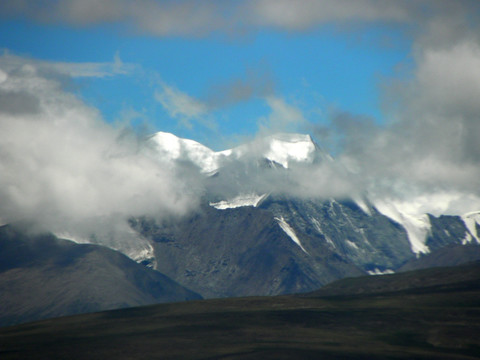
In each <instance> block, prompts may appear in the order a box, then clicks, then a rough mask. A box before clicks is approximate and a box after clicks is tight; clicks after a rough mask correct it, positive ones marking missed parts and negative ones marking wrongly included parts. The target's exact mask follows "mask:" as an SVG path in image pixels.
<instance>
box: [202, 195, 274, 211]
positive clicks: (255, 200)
mask: <svg viewBox="0 0 480 360" xmlns="http://www.w3.org/2000/svg"><path fill="white" fill-rule="evenodd" d="M267 196H268V194H263V195H257V194H247V195H238V196H236V197H234V198H233V199H231V200H222V201H219V202H211V203H210V204H209V205H210V206H213V207H214V208H215V209H218V210H226V209H235V208H238V207H243V206H253V207H257V206H258V205H259V204H260V203H261V202H262V201H263V200H264V199H265V198H266V197H267Z"/></svg>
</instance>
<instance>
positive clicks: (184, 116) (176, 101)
mask: <svg viewBox="0 0 480 360" xmlns="http://www.w3.org/2000/svg"><path fill="white" fill-rule="evenodd" d="M154 96H155V99H156V100H157V101H158V102H159V103H160V104H161V105H162V106H163V108H164V109H165V110H166V111H167V113H168V114H169V116H170V117H172V118H173V119H177V120H179V121H180V122H181V123H182V124H183V125H184V126H186V127H187V128H192V126H193V122H200V123H203V124H204V125H207V126H208V127H211V126H213V123H211V122H209V121H208V120H207V119H206V116H207V113H208V111H209V108H208V107H207V105H206V104H204V103H202V102H201V101H199V100H197V99H195V98H193V97H191V96H190V95H188V94H186V93H184V92H182V91H180V90H178V89H176V88H175V87H173V86H170V85H167V84H165V83H162V84H161V90H158V91H156V92H155V94H154Z"/></svg>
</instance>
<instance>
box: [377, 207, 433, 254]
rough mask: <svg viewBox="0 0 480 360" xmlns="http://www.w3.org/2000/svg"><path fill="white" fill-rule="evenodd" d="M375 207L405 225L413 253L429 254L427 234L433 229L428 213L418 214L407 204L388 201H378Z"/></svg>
mask: <svg viewBox="0 0 480 360" xmlns="http://www.w3.org/2000/svg"><path fill="white" fill-rule="evenodd" d="M404 205H405V204H404ZM375 207H376V208H377V210H378V211H380V212H381V213H382V214H383V215H385V216H387V217H389V218H390V219H392V220H393V221H395V222H397V223H399V224H400V225H402V226H403V228H404V229H405V230H406V231H407V235H408V240H409V241H410V248H411V249H412V252H413V253H415V254H417V255H419V254H420V253H422V254H428V253H429V252H430V249H429V248H428V246H427V245H426V244H425V243H426V240H427V235H428V234H429V233H430V231H431V224H430V220H429V218H428V215H427V214H422V215H418V214H415V212H412V211H408V207H406V206H401V205H400V204H396V205H394V203H393V202H386V201H377V202H376V203H375ZM399 207H400V208H402V210H403V211H402V210H400V209H399ZM404 208H405V209H404Z"/></svg>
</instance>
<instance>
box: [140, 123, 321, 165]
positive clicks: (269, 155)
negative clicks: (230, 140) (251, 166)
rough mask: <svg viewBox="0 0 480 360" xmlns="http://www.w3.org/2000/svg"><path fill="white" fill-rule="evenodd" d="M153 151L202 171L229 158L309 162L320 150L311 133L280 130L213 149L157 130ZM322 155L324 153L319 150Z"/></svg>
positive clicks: (276, 161)
mask: <svg viewBox="0 0 480 360" xmlns="http://www.w3.org/2000/svg"><path fill="white" fill-rule="evenodd" d="M148 142H149V144H150V145H151V146H152V148H153V150H154V151H155V152H156V154H155V155H157V156H160V157H162V158H163V159H167V160H173V161H175V160H187V161H191V162H192V163H194V164H195V165H197V166H198V167H199V168H200V169H201V171H202V172H203V173H210V172H213V171H215V170H217V169H218V168H219V167H220V166H221V161H222V160H224V161H228V159H235V160H242V159H251V158H264V159H267V160H270V161H272V162H275V163H277V164H280V165H282V166H283V167H284V168H288V167H289V164H291V163H292V162H301V163H311V162H313V160H314V159H315V157H316V156H317V155H318V153H321V151H320V150H319V148H318V147H317V145H316V144H315V143H314V142H313V140H312V138H311V137H310V135H304V134H288V133H279V134H275V135H270V136H267V137H264V138H260V139H257V140H254V141H252V142H250V143H247V144H243V145H240V146H237V147H234V148H232V149H227V150H223V151H217V152H215V151H213V150H211V149H210V148H208V147H206V146H204V145H202V144H200V143H198V142H196V141H194V140H189V139H182V138H179V137H177V136H175V135H173V134H170V133H166V132H157V133H155V134H153V135H152V136H150V137H149V138H148ZM320 156H321V157H326V155H325V154H323V153H321V154H320Z"/></svg>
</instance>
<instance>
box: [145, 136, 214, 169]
mask: <svg viewBox="0 0 480 360" xmlns="http://www.w3.org/2000/svg"><path fill="white" fill-rule="evenodd" d="M148 143H149V144H150V145H151V146H152V147H153V149H154V151H156V154H155V155H158V156H161V157H162V158H163V159H166V160H187V161H191V162H192V163H194V164H195V165H197V166H198V167H199V168H200V169H201V171H202V172H204V173H208V172H211V171H214V170H216V169H218V159H219V157H220V154H219V153H216V152H215V151H213V150H212V149H210V148H208V147H206V146H205V145H202V144H200V143H199V142H196V141H194V140H189V139H182V138H179V137H177V136H175V135H173V134H170V133H166V132H161V131H160V132H157V133H155V134H153V135H152V136H150V137H149V138H148Z"/></svg>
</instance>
